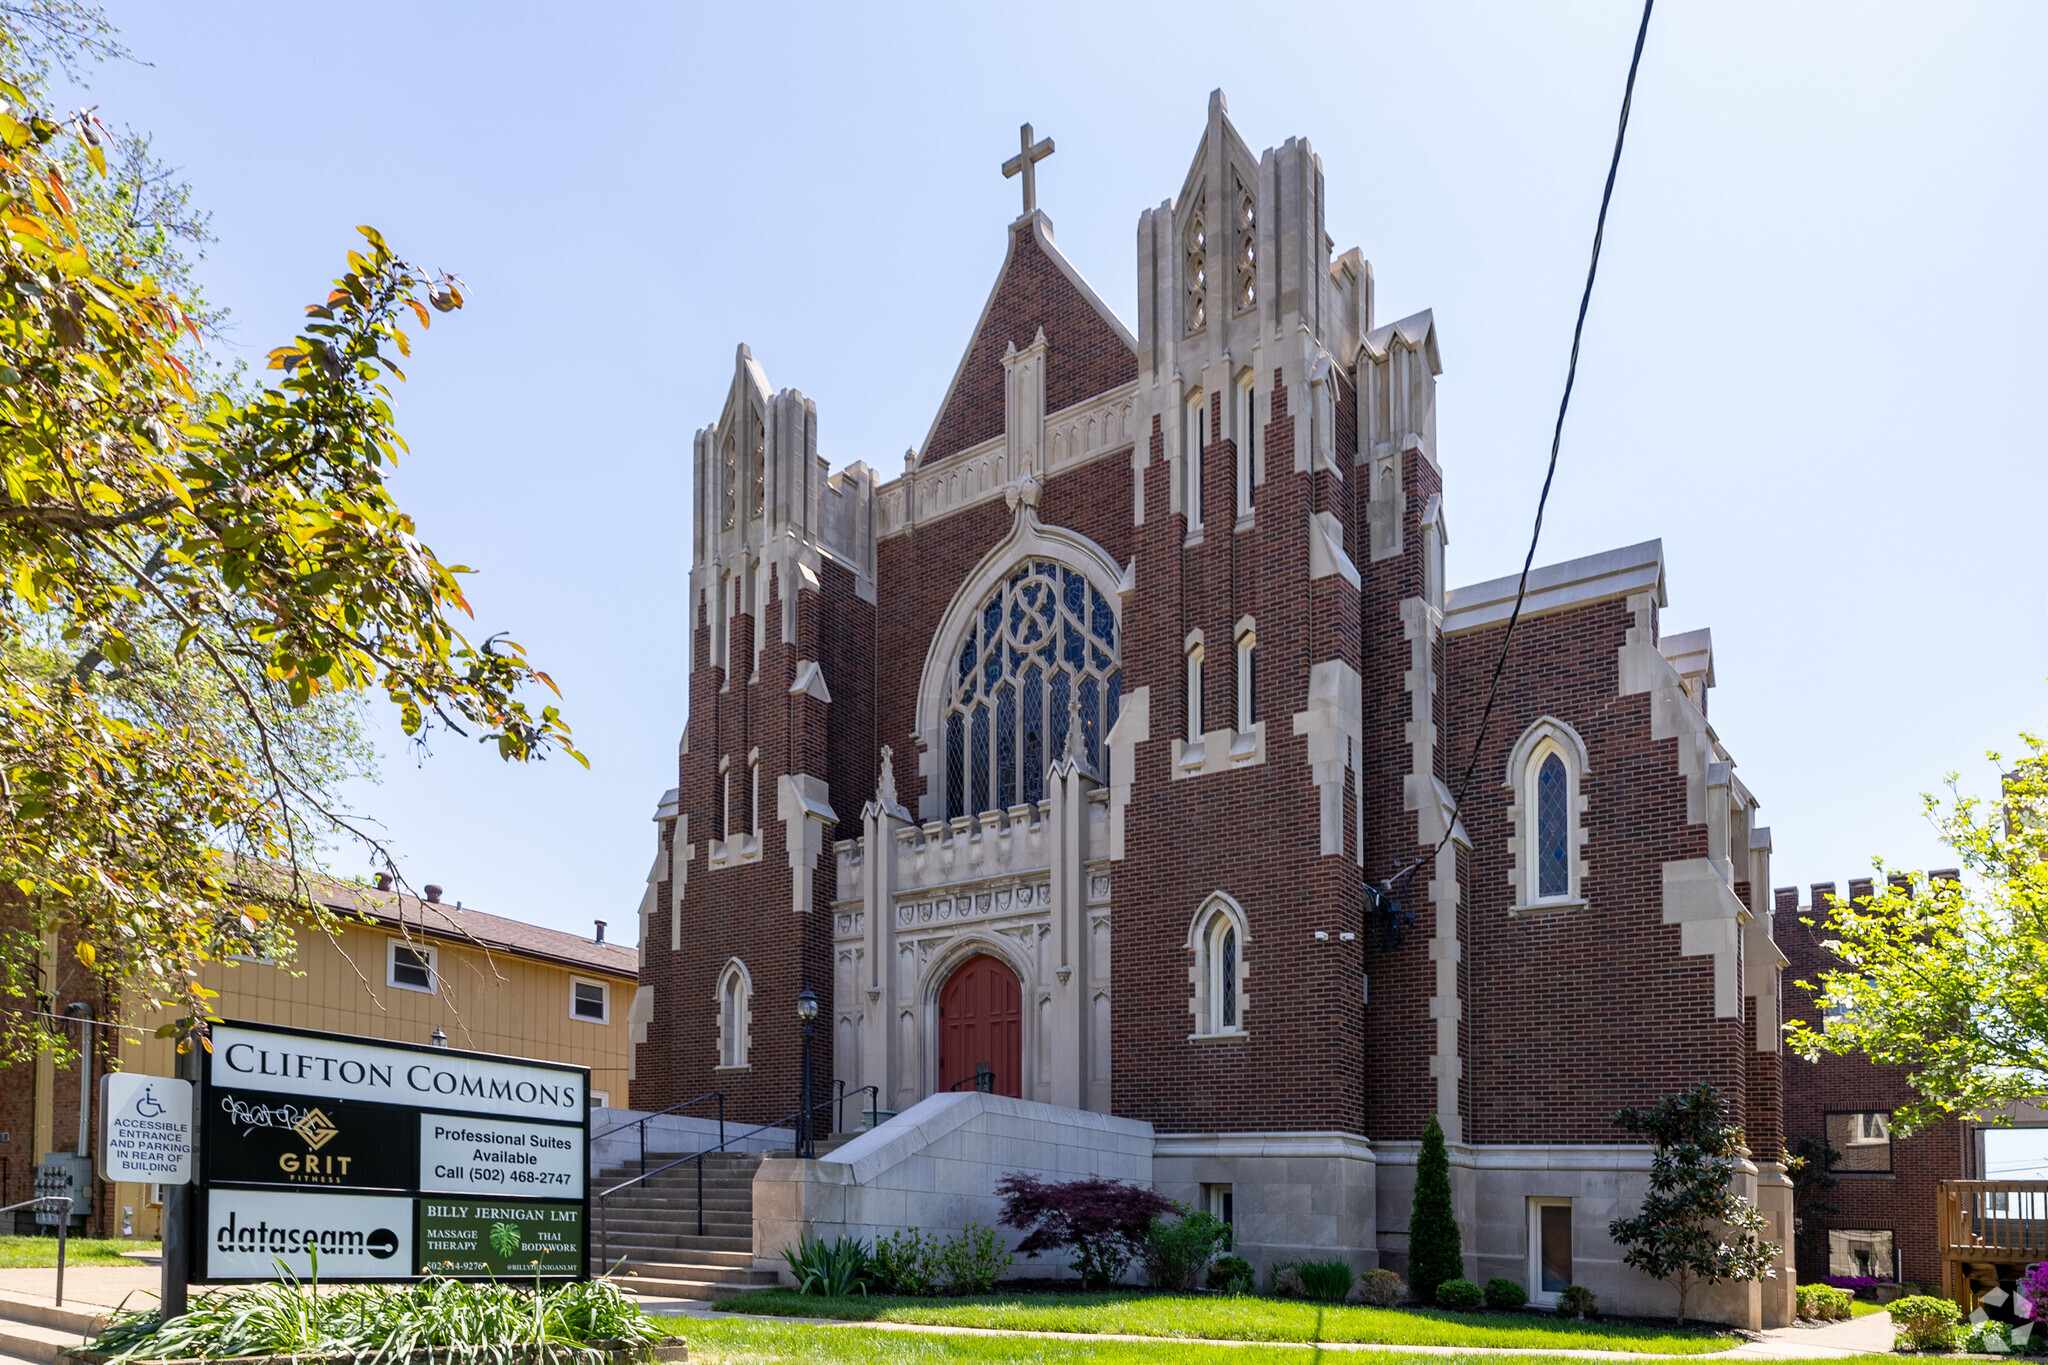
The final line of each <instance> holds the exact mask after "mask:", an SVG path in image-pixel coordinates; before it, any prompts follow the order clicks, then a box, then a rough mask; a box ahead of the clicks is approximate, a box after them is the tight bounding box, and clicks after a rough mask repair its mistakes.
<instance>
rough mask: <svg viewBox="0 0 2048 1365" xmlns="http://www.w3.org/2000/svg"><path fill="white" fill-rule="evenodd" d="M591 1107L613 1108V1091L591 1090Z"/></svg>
mask: <svg viewBox="0 0 2048 1365" xmlns="http://www.w3.org/2000/svg"><path fill="white" fill-rule="evenodd" d="M590 1107H591V1108H592V1109H609V1108H611V1107H612V1092H611V1091H609V1090H593V1091H591V1092H590Z"/></svg>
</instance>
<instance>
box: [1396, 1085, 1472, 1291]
mask: <svg viewBox="0 0 2048 1365" xmlns="http://www.w3.org/2000/svg"><path fill="white" fill-rule="evenodd" d="M1464 1273H1465V1253H1464V1247H1463V1244H1462V1243H1461V1242H1460V1240H1459V1238H1458V1220H1457V1218H1456V1216H1454V1215H1453V1214H1452V1212H1451V1158H1450V1154H1449V1153H1448V1152H1446V1151H1445V1150H1444V1129H1443V1125H1442V1124H1440V1123H1438V1122H1437V1121H1436V1115H1435V1114H1431V1115H1430V1116H1429V1123H1428V1124H1427V1125H1426V1126H1425V1127H1424V1128H1423V1130H1422V1153H1421V1155H1420V1156H1419V1157H1417V1158H1416V1162H1415V1205H1414V1208H1413V1210H1412V1211H1411V1212H1410V1213H1409V1215H1408V1283H1409V1284H1410V1285H1411V1286H1413V1287H1414V1290H1415V1297H1416V1298H1418V1299H1420V1300H1422V1302H1424V1303H1434V1302H1435V1301H1436V1287H1437V1286H1438V1285H1440V1284H1442V1283H1443V1282H1444V1281H1445V1280H1455V1279H1457V1278H1459V1277H1460V1276H1461V1275H1463V1274H1464Z"/></svg>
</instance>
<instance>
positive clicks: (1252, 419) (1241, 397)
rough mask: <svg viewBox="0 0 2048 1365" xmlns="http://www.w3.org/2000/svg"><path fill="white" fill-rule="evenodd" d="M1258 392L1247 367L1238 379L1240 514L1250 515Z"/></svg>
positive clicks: (1238, 486) (1238, 505) (1256, 438)
mask: <svg viewBox="0 0 2048 1365" xmlns="http://www.w3.org/2000/svg"><path fill="white" fill-rule="evenodd" d="M1258 433H1259V424H1258V408H1257V395H1256V394H1255V393H1254V391H1253V389H1252V372H1251V371H1250V370H1246V371H1245V372H1244V373H1243V374H1242V375H1240V376H1238V380H1237V514H1238V515H1239V516H1240V517H1246V516H1250V515H1251V511H1252V460H1253V458H1254V457H1255V456H1256V454H1257V446H1258Z"/></svg>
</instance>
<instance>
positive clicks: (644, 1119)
mask: <svg viewBox="0 0 2048 1365" xmlns="http://www.w3.org/2000/svg"><path fill="white" fill-rule="evenodd" d="M706 1100H717V1101H718V1145H719V1146H721V1147H723V1146H724V1145H725V1092H724V1091H723V1090H713V1091H711V1092H709V1093H708V1094H703V1095H699V1096H698V1097H697V1098H696V1099H694V1100H684V1101H683V1102H682V1103H681V1104H672V1105H670V1106H669V1107H668V1108H666V1109H657V1110H655V1111H654V1112H653V1113H651V1114H642V1115H641V1116H640V1117H639V1118H637V1119H634V1120H633V1121H632V1122H631V1123H620V1124H614V1125H613V1126H612V1127H610V1128H607V1129H605V1130H604V1131H603V1132H602V1133H593V1134H591V1137H590V1140H591V1142H592V1143H593V1144H595V1143H596V1142H597V1140H598V1139H599V1138H608V1137H610V1136H611V1135H612V1134H613V1133H623V1132H625V1131H626V1130H627V1129H628V1128H638V1129H639V1130H640V1174H642V1175H646V1174H647V1124H648V1121H649V1120H650V1119H658V1118H661V1117H663V1116H664V1115H667V1114H674V1113H678V1112H680V1111H682V1110H684V1109H688V1108H691V1107H692V1106H694V1105H699V1104H702V1103H704V1101H706Z"/></svg>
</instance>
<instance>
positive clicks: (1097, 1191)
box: [996, 1173, 1173, 1289]
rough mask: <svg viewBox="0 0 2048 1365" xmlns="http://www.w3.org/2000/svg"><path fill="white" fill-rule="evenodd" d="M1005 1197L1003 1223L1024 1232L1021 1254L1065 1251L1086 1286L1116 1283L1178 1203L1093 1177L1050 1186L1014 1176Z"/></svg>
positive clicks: (1003, 1188) (1000, 1189)
mask: <svg viewBox="0 0 2048 1365" xmlns="http://www.w3.org/2000/svg"><path fill="white" fill-rule="evenodd" d="M996 1193H998V1194H1000V1195H1001V1196H1002V1197H1003V1215H1002V1220H1001V1221H1002V1223H1003V1226H1005V1227H1012V1228H1018V1229H1021V1230H1022V1231H1023V1232H1024V1234H1025V1235H1024V1240H1023V1241H1021V1242H1019V1243H1017V1250H1019V1251H1021V1252H1023V1253H1024V1254H1025V1255H1026V1256H1036V1255H1038V1253H1039V1252H1041V1251H1055V1250H1058V1249H1060V1248H1063V1247H1064V1248H1066V1249H1067V1250H1068V1251H1069V1252H1070V1253H1071V1255H1070V1256H1069V1258H1068V1261H1067V1265H1068V1267H1069V1268H1071V1269H1072V1270H1073V1272H1074V1273H1075V1274H1077V1275H1079V1276H1080V1277H1081V1283H1082V1285H1083V1287H1085V1288H1089V1289H1099V1288H1103V1287H1106V1286H1108V1285H1112V1284H1115V1283H1116V1282H1117V1281H1118V1280H1120V1279H1122V1278H1123V1276H1124V1271H1125V1270H1127V1269H1129V1268H1130V1264H1131V1261H1132V1259H1133V1258H1134V1257H1136V1256H1138V1255H1140V1254H1142V1253H1143V1251H1144V1250H1145V1234H1146V1232H1147V1231H1148V1230H1149V1229H1150V1228H1151V1226H1152V1221H1153V1220H1154V1219H1155V1218H1163V1217H1165V1216H1166V1215H1167V1214H1169V1213H1172V1212H1173V1201H1172V1200H1170V1199H1168V1198H1167V1197H1166V1196H1165V1195H1163V1194H1160V1193H1159V1192H1158V1191H1157V1190H1148V1189H1146V1188H1145V1187H1144V1186H1143V1185H1133V1184H1131V1183H1130V1182H1129V1181H1126V1180H1101V1179H1096V1178H1092V1177H1091V1178H1088V1179H1083V1180H1067V1181H1060V1182H1057V1183H1051V1184H1048V1183H1047V1182H1045V1181H1043V1180H1040V1179H1039V1178H1038V1177H1037V1176H1033V1175H1023V1174H1020V1173H1013V1174H1010V1175H1006V1176H1004V1177H1003V1178H1002V1180H1001V1181H999V1182H998V1183H997V1185H996Z"/></svg>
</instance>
